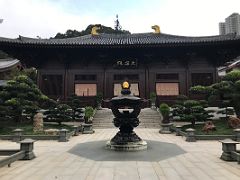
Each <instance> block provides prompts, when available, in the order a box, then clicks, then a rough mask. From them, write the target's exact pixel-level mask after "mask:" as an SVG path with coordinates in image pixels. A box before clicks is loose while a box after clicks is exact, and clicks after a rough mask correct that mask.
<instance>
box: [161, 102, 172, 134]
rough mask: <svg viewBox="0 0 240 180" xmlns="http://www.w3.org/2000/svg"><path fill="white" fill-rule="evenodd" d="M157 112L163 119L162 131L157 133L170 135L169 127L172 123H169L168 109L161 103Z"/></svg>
mask: <svg viewBox="0 0 240 180" xmlns="http://www.w3.org/2000/svg"><path fill="white" fill-rule="evenodd" d="M159 111H160V112H161V114H162V117H163V120H162V124H161V126H162V129H161V130H160V131H159V132H160V133H162V134H170V133H171V131H170V126H172V123H170V121H169V114H170V107H169V106H168V105H167V104H166V103H161V104H160V106H159Z"/></svg>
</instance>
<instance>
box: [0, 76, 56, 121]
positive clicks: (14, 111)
mask: <svg viewBox="0 0 240 180" xmlns="http://www.w3.org/2000/svg"><path fill="white" fill-rule="evenodd" d="M48 101H51V100H50V99H49V98H48V97H47V96H45V95H44V94H42V92H41V91H40V90H39V89H38V87H37V86H36V85H35V84H34V82H33V81H32V80H31V79H30V78H28V77H27V76H25V75H19V76H16V77H15V78H14V79H13V80H9V81H7V84H6V85H5V86H3V87H1V89H0V106H1V107H0V113H1V114H0V119H1V120H2V119H5V120H6V119H10V120H15V121H16V122H21V121H22V119H23V117H25V118H27V119H32V118H33V116H34V114H36V111H37V110H39V109H40V108H43V106H44V104H46V103H47V102H48ZM3 110H4V111H3Z"/></svg>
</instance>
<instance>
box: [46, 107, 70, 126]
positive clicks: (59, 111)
mask: <svg viewBox="0 0 240 180" xmlns="http://www.w3.org/2000/svg"><path fill="white" fill-rule="evenodd" d="M44 114H45V115H46V118H45V121H49V122H57V123H58V124H59V125H61V124H62V122H66V121H70V120H72V109H71V107H70V106H69V105H67V104H58V105H57V106H56V107H55V108H50V109H49V110H47V111H46V112H45V113H44Z"/></svg>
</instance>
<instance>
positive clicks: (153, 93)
mask: <svg viewBox="0 0 240 180" xmlns="http://www.w3.org/2000/svg"><path fill="white" fill-rule="evenodd" d="M156 98H157V95H156V93H155V92H151V93H150V101H151V108H152V109H154V108H155V102H156Z"/></svg>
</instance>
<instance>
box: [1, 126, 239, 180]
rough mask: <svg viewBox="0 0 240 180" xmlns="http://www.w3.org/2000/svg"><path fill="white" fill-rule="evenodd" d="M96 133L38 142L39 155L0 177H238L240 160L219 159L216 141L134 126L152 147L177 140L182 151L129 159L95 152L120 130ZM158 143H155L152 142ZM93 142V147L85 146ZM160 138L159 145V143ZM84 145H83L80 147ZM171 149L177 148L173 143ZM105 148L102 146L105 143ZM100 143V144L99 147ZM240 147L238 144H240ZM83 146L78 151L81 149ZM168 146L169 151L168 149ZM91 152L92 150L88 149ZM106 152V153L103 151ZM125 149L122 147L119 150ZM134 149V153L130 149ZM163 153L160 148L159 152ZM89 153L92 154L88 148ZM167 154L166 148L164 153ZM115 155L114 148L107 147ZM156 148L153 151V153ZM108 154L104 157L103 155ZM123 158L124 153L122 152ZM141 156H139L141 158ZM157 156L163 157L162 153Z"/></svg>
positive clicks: (177, 179)
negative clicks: (191, 141)
mask: <svg viewBox="0 0 240 180" xmlns="http://www.w3.org/2000/svg"><path fill="white" fill-rule="evenodd" d="M95 131H96V132H95V133H94V134H84V135H83V134H81V135H79V136H76V137H72V138H71V140H70V141H69V142H57V141H37V142H35V148H34V152H35V154H36V156H37V158H36V159H34V160H31V161H17V162H14V163H13V164H12V165H11V167H10V168H8V167H7V166H6V167H3V168H0V179H1V180H70V179H73V180H75V179H76V180H81V179H87V180H91V179H98V180H108V179H116V180H117V179H119V180H125V179H127V180H132V179H133V180H135V179H149V180H155V179H161V180H166V179H170V180H180V179H181V180H194V179H199V180H208V179H212V180H224V179H228V180H239V179H240V165H238V164H237V163H236V162H224V161H222V160H221V159H219V157H220V155H221V153H222V150H221V143H220V142H218V141H197V142H194V143H188V142H186V141H185V139H184V138H183V137H179V136H175V135H174V134H170V135H162V134H159V133H158V129H141V128H136V130H135V131H136V133H137V134H138V135H139V136H140V137H142V138H143V139H144V140H146V141H149V142H150V143H149V145H150V147H151V148H161V147H158V146H162V148H166V147H165V145H166V144H169V145H174V146H175V147H176V148H179V149H180V150H179V151H177V152H178V153H175V151H174V153H173V154H172V157H165V158H160V159H158V158H156V159H155V160H153V159H151V158H149V159H148V157H147V156H148V154H146V153H147V152H145V153H143V154H142V156H144V157H140V156H135V157H134V158H131V159H129V160H127V159H126V158H128V157H129V155H126V157H125V158H123V159H122V160H121V158H120V159H117V160H116V159H114V158H112V159H111V158H108V156H107V155H108V154H106V153H105V152H104V150H101V151H99V158H97V159H96V156H98V154H97V153H98V151H94V150H93V149H92V148H95V147H98V146H99V143H100V142H104V141H107V140H109V139H110V138H111V137H113V136H114V135H115V133H116V132H117V129H96V130H95ZM151 142H154V143H151ZM86 143H89V144H90V146H89V148H88V146H86ZM158 143H159V145H158ZM81 145H82V146H83V147H84V148H82V147H81ZM174 146H173V147H172V148H175V147H174ZM0 147H1V149H3V148H4V149H9V148H19V144H17V143H13V142H10V141H0ZM103 147H104V145H103ZM98 148H99V147H98ZM238 149H239V146H238ZM78 150H79V151H83V152H82V153H81V152H77V151H78ZM165 151H169V153H170V150H168V149H166V150H165ZM84 152H89V153H90V152H95V153H94V154H93V156H94V157H95V160H93V159H94V158H88V157H87V156H85V155H86V154H85V153H84ZM89 153H88V154H89ZM103 153H105V154H103ZM120 153H122V152H120ZM131 153H133V154H134V152H131ZM159 153H161V151H159ZM90 154H91V153H90ZM162 154H164V156H167V154H168V152H162ZM109 155H111V152H109ZM153 155H156V152H154V151H149V156H150V157H152V156H153ZM102 156H106V157H102ZM114 156H116V154H114ZM121 156H122V157H124V156H123V155H121ZM138 157H139V158H138ZM159 157H162V155H161V154H160V155H159Z"/></svg>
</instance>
